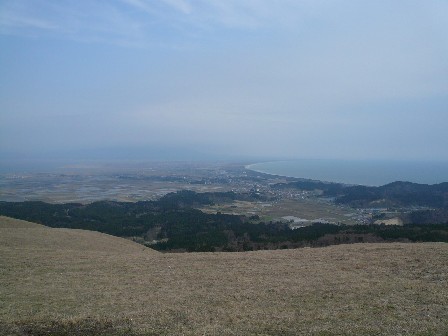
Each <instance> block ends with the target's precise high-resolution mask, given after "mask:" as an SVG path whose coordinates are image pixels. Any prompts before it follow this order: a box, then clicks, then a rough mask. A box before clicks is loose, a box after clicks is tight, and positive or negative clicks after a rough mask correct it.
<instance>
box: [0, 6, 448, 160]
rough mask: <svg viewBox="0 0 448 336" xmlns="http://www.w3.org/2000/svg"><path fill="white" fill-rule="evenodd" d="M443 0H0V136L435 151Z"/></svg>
mask: <svg viewBox="0 0 448 336" xmlns="http://www.w3.org/2000/svg"><path fill="white" fill-rule="evenodd" d="M446 31H448V2H446V1H442V0H428V1H417V0H415V1H414V0H411V1H404V0H397V1H385V0H380V1H349V0H347V1H337V0H318V1H311V0H299V1H297V0H278V1H270V0H228V1H218V0H197V1H188V0H159V1H149V0H111V1H87V0H82V1H68V0H60V1H50V0H33V1H31V0H3V1H1V2H0V49H1V50H2V53H0V71H1V76H0V151H4V152H6V151H10V152H11V151H12V152H36V151H39V150H41V149H42V148H45V149H47V151H51V150H53V151H54V152H61V151H64V150H66V149H72V150H78V151H80V152H82V150H83V149H86V148H105V147H110V148H113V147H115V146H120V147H121V148H123V147H138V148H145V146H147V147H154V146H162V147H163V146H164V145H165V146H170V148H174V147H176V146H180V147H182V148H184V147H189V148H194V149H195V150H198V151H201V150H204V151H206V152H210V151H213V149H214V148H215V149H216V151H218V152H219V153H222V154H223V155H224V154H226V153H227V154H229V153H238V154H240V155H245V154H247V155H249V154H250V155H252V154H254V155H257V156H261V155H266V156H271V157H350V158H359V157H369V156H372V157H377V158H391V157H398V158H399V157H402V158H431V159H441V158H442V159H445V160H448V154H447V151H446V148H448V140H447V139H446V136H444V133H445V132H444V129H443V128H444V126H445V125H446V124H448V114H447V111H448V38H447V35H446V33H445V32H446Z"/></svg>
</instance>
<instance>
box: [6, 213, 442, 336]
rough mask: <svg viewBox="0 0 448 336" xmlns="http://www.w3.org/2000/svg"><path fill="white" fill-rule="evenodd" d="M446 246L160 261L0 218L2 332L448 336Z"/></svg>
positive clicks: (126, 246)
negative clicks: (447, 335)
mask: <svg viewBox="0 0 448 336" xmlns="http://www.w3.org/2000/svg"><path fill="white" fill-rule="evenodd" d="M447 260H448V244H443V243H430V244H355V245H339V246H331V247H328V248H319V249H298V250H282V251H278V250H277V251H259V252H246V253H191V254H160V253H158V252H155V251H153V250H151V249H149V248H145V247H143V246H141V245H138V244H135V243H133V242H130V241H127V240H125V239H120V238H116V237H112V236H108V235H104V234H100V233H96V232H89V231H82V230H68V229H50V228H46V227H44V226H40V225H37V224H33V223H28V222H23V221H18V220H12V219H8V218H5V217H1V218H0V283H1V286H0V334H2V335H446V334H447V333H448V309H447V307H448V263H447Z"/></svg>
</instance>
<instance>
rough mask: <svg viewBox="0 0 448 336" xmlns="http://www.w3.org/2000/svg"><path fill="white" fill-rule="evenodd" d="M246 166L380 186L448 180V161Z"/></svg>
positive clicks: (308, 161)
mask: <svg viewBox="0 0 448 336" xmlns="http://www.w3.org/2000/svg"><path fill="white" fill-rule="evenodd" d="M246 168H247V169H250V170H253V171H257V172H260V173H266V174H271V175H280V176H289V177H295V178H303V179H311V180H319V181H326V182H337V183H344V184H350V185H366V186H381V185H385V184H388V183H391V182H395V181H406V182H414V183H422V184H437V183H442V182H448V161H384V160H382V161H380V160H323V159H322V160H318V159H314V160H311V159H302V160H291V161H270V162H261V163H255V164H251V165H248V166H246Z"/></svg>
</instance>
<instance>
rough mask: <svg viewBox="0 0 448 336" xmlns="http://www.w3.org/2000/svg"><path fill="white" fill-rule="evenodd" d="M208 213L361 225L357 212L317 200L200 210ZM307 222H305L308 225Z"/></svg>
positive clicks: (226, 205) (245, 203)
mask: <svg viewBox="0 0 448 336" xmlns="http://www.w3.org/2000/svg"><path fill="white" fill-rule="evenodd" d="M200 210H201V211H204V212H207V213H217V212H218V211H219V212H221V213H226V214H235V215H246V216H250V215H258V216H260V219H261V220H263V221H267V222H269V221H279V220H282V218H283V217H288V216H294V217H298V218H301V219H303V220H306V221H308V225H309V224H311V222H312V221H318V222H327V221H328V222H332V223H338V222H343V223H345V224H348V225H354V224H359V223H360V221H359V218H357V217H356V216H360V215H358V214H356V210H354V209H350V208H347V207H342V206H337V205H335V204H332V203H329V202H324V201H321V200H319V199H317V198H310V199H282V200H279V201H275V202H248V201H234V202H232V203H223V204H215V205H210V206H205V207H202V208H200ZM306 223H307V222H305V224H306Z"/></svg>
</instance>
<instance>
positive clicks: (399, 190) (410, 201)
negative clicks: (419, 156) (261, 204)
mask: <svg viewBox="0 0 448 336" xmlns="http://www.w3.org/2000/svg"><path fill="white" fill-rule="evenodd" d="M276 188H295V189H302V190H322V191H323V195H324V196H329V197H335V198H336V202H337V203H340V204H347V205H350V206H353V207H357V208H363V207H364V208H365V207H381V206H384V207H394V206H395V207H406V206H426V207H433V208H448V182H444V183H440V184H433V185H428V184H418V183H411V182H393V183H389V184H386V185H383V186H380V187H368V186H361V185H360V186H347V185H343V184H339V183H325V182H320V181H296V182H291V183H285V184H277V185H276Z"/></svg>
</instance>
